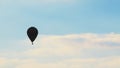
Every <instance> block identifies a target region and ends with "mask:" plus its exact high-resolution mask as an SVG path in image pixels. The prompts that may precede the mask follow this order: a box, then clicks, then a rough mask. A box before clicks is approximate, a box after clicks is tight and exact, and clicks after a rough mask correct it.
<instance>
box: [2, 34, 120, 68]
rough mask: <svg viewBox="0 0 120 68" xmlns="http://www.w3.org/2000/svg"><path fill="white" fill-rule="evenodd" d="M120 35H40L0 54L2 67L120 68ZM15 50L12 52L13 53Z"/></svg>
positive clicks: (21, 41)
mask: <svg viewBox="0 0 120 68" xmlns="http://www.w3.org/2000/svg"><path fill="white" fill-rule="evenodd" d="M119 39H120V34H116V33H109V34H94V33H85V34H69V35H39V36H38V38H37V39H36V41H35V42H34V45H33V46H32V45H31V42H30V41H29V39H25V40H20V41H16V43H14V44H12V45H13V47H14V46H15V47H16V48H17V50H15V49H11V48H9V49H7V50H8V51H9V52H1V53H0V67H1V68H10V67H11V68H41V67H42V68H119V67H120V65H119V63H120V53H119V51H120V45H119V44H120V43H119ZM12 51H13V52H12Z"/></svg>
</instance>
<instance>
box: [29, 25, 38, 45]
mask: <svg viewBox="0 0 120 68" xmlns="http://www.w3.org/2000/svg"><path fill="white" fill-rule="evenodd" d="M27 35H28V37H29V39H30V40H31V42H32V45H33V42H34V40H35V39H36V37H37V35H38V30H37V28H35V27H30V28H28V30H27Z"/></svg>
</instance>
